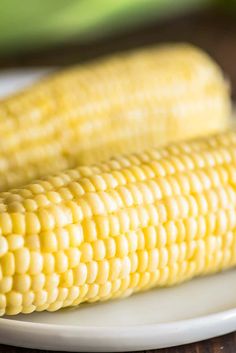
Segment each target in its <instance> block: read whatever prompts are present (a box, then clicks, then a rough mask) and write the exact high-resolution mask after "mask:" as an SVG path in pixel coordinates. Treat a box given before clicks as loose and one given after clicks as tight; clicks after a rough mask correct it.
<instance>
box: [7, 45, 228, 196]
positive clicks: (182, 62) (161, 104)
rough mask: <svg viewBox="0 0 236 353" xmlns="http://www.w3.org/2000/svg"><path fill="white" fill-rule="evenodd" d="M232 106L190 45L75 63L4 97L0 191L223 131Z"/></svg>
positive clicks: (217, 77) (215, 74)
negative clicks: (128, 154)
mask: <svg viewBox="0 0 236 353" xmlns="http://www.w3.org/2000/svg"><path fill="white" fill-rule="evenodd" d="M229 111H230V98H229V89H228V85H227V83H226V82H225V80H224V78H223V75H222V72H221V71H220V69H219V68H218V67H217V65H216V64H215V63H214V62H212V60H211V59H210V58H209V57H208V56H207V55H206V54H204V53H202V52H201V51H200V50H198V49H196V48H194V47H192V46H189V45H182V44H179V45H165V46H162V47H160V48H152V49H150V48H149V49H145V50H139V51H136V52H133V53H129V54H123V55H115V56H113V57H111V58H108V59H104V60H100V61H99V62H94V63H91V64H86V65H81V66H78V67H75V68H73V69H70V70H67V71H65V72H62V73H59V74H56V75H54V76H52V77H49V78H48V79H45V80H43V81H41V82H40V83H38V84H36V85H35V86H33V87H30V88H29V89H26V90H25V91H23V92H22V93H19V94H17V95H15V96H13V97H11V98H7V99H5V100H3V101H1V102H0V190H2V191H3V190H7V189H9V188H12V187H17V186H20V185H23V184H26V183H28V182H29V181H30V180H32V179H35V178H38V177H40V176H42V175H47V174H49V173H54V172H57V171H61V170H64V169H66V168H73V167H76V166H77V165H79V164H90V163H97V162H99V161H102V160H106V159H107V158H110V157H111V156H114V155H116V154H118V153H130V152H136V151H141V150H143V149H144V148H148V147H151V146H158V145H161V144H166V143H167V142H170V141H176V140H180V139H184V138H190V137H195V136H198V135H207V134H209V133H214V132H218V131H221V129H223V128H226V127H227V125H228V117H229V115H230V113H229Z"/></svg>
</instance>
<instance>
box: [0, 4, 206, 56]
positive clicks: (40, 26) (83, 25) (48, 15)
mask: <svg viewBox="0 0 236 353" xmlns="http://www.w3.org/2000/svg"><path fill="white" fill-rule="evenodd" d="M210 2H211V1H210V0H0V54H2V53H4V52H12V51H22V50H24V49H25V48H30V47H33V48H34V47H38V46H42V45H43V46H45V45H49V44H51V43H60V42H64V41H65V40H68V39H71V40H75V39H76V40H77V39H78V40H80V41H88V40H94V39H97V38H98V37H101V36H106V35H109V34H110V33H111V32H114V31H119V30H122V31H124V30H125V29H126V28H127V27H130V26H132V25H134V24H135V23H140V22H147V21H150V20H153V19H156V18H163V17H166V16H171V15H174V14H177V13H181V12H184V11H189V10H193V9H196V8H200V7H202V6H204V5H207V4H209V3H210Z"/></svg>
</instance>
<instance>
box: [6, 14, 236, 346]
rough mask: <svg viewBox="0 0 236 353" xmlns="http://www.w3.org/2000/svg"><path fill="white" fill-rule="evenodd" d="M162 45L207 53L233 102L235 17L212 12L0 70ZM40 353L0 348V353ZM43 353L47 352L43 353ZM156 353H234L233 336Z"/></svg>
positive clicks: (20, 59) (21, 59)
mask: <svg viewBox="0 0 236 353" xmlns="http://www.w3.org/2000/svg"><path fill="white" fill-rule="evenodd" d="M165 41H173V42H176V41H182V42H183V41H187V42H190V43H193V44H195V45H198V46H200V47H202V48H203V49H205V50H206V51H207V52H208V53H210V54H211V55H212V56H213V57H214V58H215V59H216V60H217V61H218V62H219V64H220V65H221V66H222V68H223V69H224V71H225V73H226V75H227V76H228V77H229V79H230V81H231V85H232V96H233V98H235V99H236V17H230V16H227V15H223V14H220V13H217V12H213V11H207V12H204V13H198V14H194V15H185V16H182V17H179V18H177V19H174V20H173V19H172V20H166V21H163V22H162V23H160V22H158V23H151V24H149V25H146V26H142V27H139V28H138V29H137V28H136V29H134V30H131V31H129V32H126V33H123V34H119V35H117V36H115V37H113V38H112V40H111V39H109V38H108V39H103V40H100V41H99V42H91V43H89V44H83V45H82V44H79V43H75V42H74V43H69V44H66V45H63V46H55V47H53V48H52V47H51V48H50V49H44V50H42V49H41V50H38V51H35V52H31V53H26V54H24V55H15V56H11V57H3V56H2V57H0V69H1V68H10V67H13V68H16V67H29V66H31V67H32V66H37V67H39V66H55V65H57V66H58V65H68V64H74V63H78V62H82V61H87V60H90V59H93V58H96V57H98V56H102V55H105V54H108V53H111V52H115V51H118V50H119V51H120V50H126V49H128V48H134V47H140V46H145V45H148V44H153V43H159V42H165ZM3 352H4V353H33V352H42V351H37V350H30V349H24V348H15V347H11V346H4V345H0V353H3ZM44 352H46V351H44ZM148 352H158V353H236V332H235V333H231V334H229V335H225V336H222V337H217V338H213V339H211V340H207V341H203V342H199V343H194V344H190V345H186V346H181V347H175V348H166V349H161V350H156V351H146V353H148Z"/></svg>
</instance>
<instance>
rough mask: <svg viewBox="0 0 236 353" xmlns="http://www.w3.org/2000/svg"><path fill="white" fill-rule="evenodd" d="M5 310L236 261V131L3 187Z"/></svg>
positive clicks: (169, 280)
mask: <svg viewBox="0 0 236 353" xmlns="http://www.w3.org/2000/svg"><path fill="white" fill-rule="evenodd" d="M0 200H1V201H0V210H1V212H0V231H1V236H0V312H1V314H2V315H3V314H5V313H6V314H10V315H11V314H18V313H21V312H22V313H30V312H33V311H35V310H36V311H42V310H49V311H54V310H58V309H59V308H62V307H67V306H75V305H78V304H80V303H83V302H95V301H98V300H107V299H109V298H116V297H122V296H127V295H130V294H131V293H133V292H137V291H140V290H146V289H148V288H151V287H156V286H166V285H172V284H175V283H179V282H182V281H184V280H187V279H189V278H192V277H194V276H197V275H203V274H207V273H211V272H216V271H219V270H222V269H225V268H228V267H230V266H234V265H236V132H227V133H225V134H221V135H216V136H213V137H210V138H205V139H204V138H202V139H199V140H194V141H191V142H186V143H185V142H182V143H179V144H174V145H169V146H168V147H166V148H162V149H150V150H148V151H147V152H143V153H140V154H133V155H129V156H127V157H122V156H121V157H117V158H116V159H111V160H110V161H108V162H107V163H103V164H99V165H97V166H90V167H89V166H87V167H78V168H77V169H73V170H69V171H66V172H63V173H59V174H57V175H54V176H49V177H46V178H44V179H41V180H39V181H35V182H33V183H31V184H29V185H28V186H25V187H23V188H19V189H15V190H11V191H9V192H2V193H0Z"/></svg>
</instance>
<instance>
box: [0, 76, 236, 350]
mask: <svg viewBox="0 0 236 353" xmlns="http://www.w3.org/2000/svg"><path fill="white" fill-rule="evenodd" d="M45 72H47V70H46V69H45V70H44V69H43V70H35V71H34V70H27V71H26V72H22V71H14V72H9V73H8V72H7V71H5V72H4V74H3V75H0V95H2V96H3V95H5V94H7V93H9V92H12V91H14V90H16V88H17V89H18V88H20V87H22V86H25V85H27V84H29V83H30V82H32V81H34V80H36V79H37V78H38V77H39V76H41V75H43V74H45ZM235 293H236V270H231V271H227V272H223V273H220V274H218V275H214V276H210V277H205V278H198V279H195V280H193V281H190V282H188V283H185V284H182V285H180V286H176V287H173V288H166V289H156V290H152V291H150V292H147V293H140V294H137V295H134V296H132V297H130V298H127V299H123V300H116V301H113V302H108V303H102V304H96V305H83V306H81V307H80V308H76V309H67V310H62V311H59V312H56V313H47V312H44V313H34V314H31V315H19V316H16V317H10V318H1V319H0V343H4V344H10V345H16V346H22V347H29V348H39V349H51V350H65V351H77V352H79V351H83V352H85V351H87V352H88V351H94V352H95V351H96V352H115V351H116V352H117V351H129V350H130V351H131V350H144V349H152V348H163V347H169V346H174V345H180V344H185V343H190V342H194V341H198V340H202V339H206V338H210V337H214V336H217V335H221V334H225V333H228V332H231V331H234V330H236V295H235Z"/></svg>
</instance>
